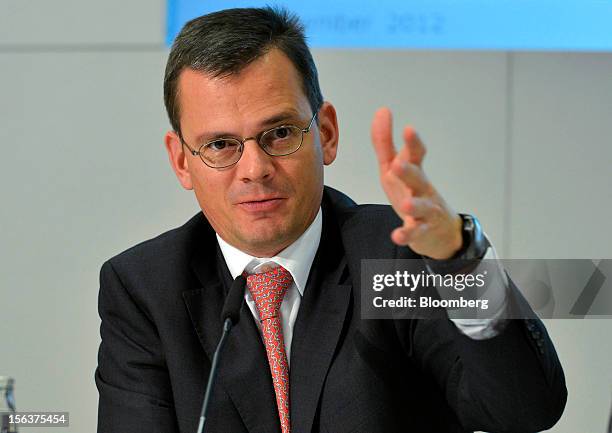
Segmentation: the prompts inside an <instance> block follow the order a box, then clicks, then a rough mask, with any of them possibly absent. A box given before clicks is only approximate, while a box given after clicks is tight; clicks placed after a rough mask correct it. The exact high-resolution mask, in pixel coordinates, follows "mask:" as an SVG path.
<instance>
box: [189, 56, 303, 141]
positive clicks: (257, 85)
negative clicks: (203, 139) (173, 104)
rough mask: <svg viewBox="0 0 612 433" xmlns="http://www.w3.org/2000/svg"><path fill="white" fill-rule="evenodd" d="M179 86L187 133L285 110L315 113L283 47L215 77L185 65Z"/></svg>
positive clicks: (251, 121)
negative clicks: (237, 71) (240, 68)
mask: <svg viewBox="0 0 612 433" xmlns="http://www.w3.org/2000/svg"><path fill="white" fill-rule="evenodd" d="M178 84H179V85H178V90H179V92H178V100H179V107H180V114H181V129H184V130H185V132H191V133H199V132H202V131H201V130H202V128H206V129H210V128H213V129H223V128H225V129H227V128H228V127H230V126H232V127H233V128H234V129H236V128H240V125H245V127H248V126H253V125H254V124H256V123H257V121H258V119H263V118H267V117H271V116H274V115H275V114H277V113H279V112H283V111H296V112H299V113H303V115H304V116H307V115H309V114H310V106H309V104H308V99H307V98H306V95H305V94H304V91H303V87H302V79H301V77H300V75H299V74H298V72H297V70H296V69H295V67H294V66H293V63H291V61H290V60H289V58H288V57H287V56H286V55H285V54H283V53H282V52H281V51H279V50H277V49H273V50H271V51H269V52H268V53H267V54H265V55H264V56H262V57H260V58H259V59H257V60H255V61H254V62H252V63H251V64H249V65H248V66H247V67H245V68H244V69H243V70H242V71H241V72H240V73H239V74H236V75H231V76H226V77H212V76H210V75H207V74H204V73H202V72H199V71H195V70H192V69H185V70H184V71H182V72H181V75H180V76H179V83H178Z"/></svg>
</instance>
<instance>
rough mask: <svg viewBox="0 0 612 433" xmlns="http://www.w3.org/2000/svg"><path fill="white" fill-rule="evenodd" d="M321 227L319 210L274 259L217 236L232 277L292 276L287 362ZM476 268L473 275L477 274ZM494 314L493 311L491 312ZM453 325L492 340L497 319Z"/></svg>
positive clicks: (284, 306) (286, 310)
mask: <svg viewBox="0 0 612 433" xmlns="http://www.w3.org/2000/svg"><path fill="white" fill-rule="evenodd" d="M322 228H323V213H322V211H321V208H319V212H318V213H317V216H316V217H315V219H314V221H313V222H312V223H311V224H310V226H309V227H308V228H307V229H306V231H305V232H304V233H302V235H301V236H300V237H299V238H298V239H297V240H296V241H295V242H294V243H292V244H291V245H289V246H288V247H287V248H285V249H284V250H283V251H281V252H280V253H278V255H276V256H274V257H253V256H251V255H249V254H247V253H245V252H243V251H240V250H239V249H237V248H236V247H234V246H232V245H230V244H228V243H227V242H225V240H223V239H222V238H221V236H219V235H218V234H217V241H218V242H219V246H220V248H221V253H222V254H223V258H224V259H225V263H227V267H228V269H229V271H230V274H231V275H232V278H236V277H237V276H238V275H240V274H242V273H243V272H244V271H246V272H247V273H248V274H254V273H259V272H264V271H265V270H266V269H268V268H269V267H276V266H279V265H280V266H282V267H283V268H285V269H286V270H287V271H289V273H290V274H291V276H292V277H293V283H292V284H291V286H290V287H289V289H287V293H286V294H285V297H284V298H283V302H282V303H281V308H280V313H281V322H282V327H283V339H284V342H285V351H286V353H287V360H288V361H289V363H290V362H291V340H292V339H293V327H294V325H295V320H296V318H297V315H298V310H299V309H300V304H301V301H302V296H304V290H305V288H306V281H307V280H308V274H309V273H310V268H311V266H312V262H313V260H314V257H315V254H316V252H317V249H318V248H319V243H320V241H321V231H322ZM485 258H486V259H497V255H496V253H495V250H494V249H493V248H492V247H489V248H488V250H487V252H486V254H485ZM477 271H478V268H476V269H475V270H474V271H473V272H474V273H476V272H477ZM502 275H503V278H505V275H504V274H503V272H502ZM503 283H504V284H499V285H497V284H496V285H495V286H496V287H499V290H497V293H498V294H499V296H498V297H497V300H496V301H495V300H491V301H490V302H491V304H492V305H491V308H492V309H493V308H495V309H498V310H497V311H498V314H496V315H495V317H500V316H501V315H502V314H503V310H504V308H505V304H506V296H505V287H506V286H507V282H506V281H505V280H504V282H503ZM244 299H245V301H246V303H247V305H248V306H249V309H250V310H251V313H252V314H253V318H254V319H255V323H256V324H257V327H258V328H259V330H260V332H261V324H260V319H259V313H258V312H257V308H256V306H255V301H254V300H253V298H252V296H251V293H250V292H249V291H248V290H245V294H244ZM493 311H495V310H493ZM451 320H452V321H453V323H454V324H455V325H456V326H457V328H459V329H460V330H461V332H463V333H464V334H465V335H467V336H468V337H470V338H473V339H476V340H481V339H486V338H491V337H493V336H495V335H496V334H497V331H496V324H497V321H498V319H451Z"/></svg>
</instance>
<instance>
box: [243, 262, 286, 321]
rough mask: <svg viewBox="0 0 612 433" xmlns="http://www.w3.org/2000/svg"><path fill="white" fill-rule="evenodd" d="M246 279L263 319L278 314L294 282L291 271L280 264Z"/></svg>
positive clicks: (260, 316)
mask: <svg viewBox="0 0 612 433" xmlns="http://www.w3.org/2000/svg"><path fill="white" fill-rule="evenodd" d="M246 280H247V283H246V285H247V288H248V289H249V292H251V296H252V297H253V300H254V301H255V306H256V307H257V312H258V313H259V318H260V319H261V320H262V321H263V320H266V319H270V318H272V317H276V316H278V312H279V310H280V306H281V303H282V302H283V297H284V296H285V293H287V289H288V288H289V286H290V285H291V283H292V282H293V278H292V277H291V274H290V273H289V271H288V270H287V269H285V268H283V267H282V266H278V267H276V268H274V269H272V270H269V271H266V272H262V273H260V274H251V275H248V276H247V277H246Z"/></svg>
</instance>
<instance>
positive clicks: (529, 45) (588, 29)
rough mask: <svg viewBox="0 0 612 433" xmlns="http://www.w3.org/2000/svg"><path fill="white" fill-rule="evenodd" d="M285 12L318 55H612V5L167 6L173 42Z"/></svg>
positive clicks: (494, 1)
mask: <svg viewBox="0 0 612 433" xmlns="http://www.w3.org/2000/svg"><path fill="white" fill-rule="evenodd" d="M267 4H269V5H279V6H284V7H286V8H288V9H289V10H291V11H292V12H295V13H297V14H298V15H299V16H300V17H301V19H302V22H304V24H305V25H306V32H307V35H308V39H309V43H310V45H311V46H312V47H327V48H417V49H484V50H544V51H557V50H572V51H612V0H556V1H553V0H445V1H440V0H403V1H400V0H378V1H371V2H370V1H368V2H355V1H354V0H352V1H347V0H336V1H330V0H309V1H284V2H274V1H268V2H265V1H232V0H229V1H228V0H223V1H218V0H214V1H196V0H168V20H167V34H166V42H167V44H168V45H170V44H171V43H172V41H173V40H174V37H175V36H176V35H177V34H178V32H179V31H180V29H181V27H182V26H183V24H184V23H185V22H187V21H188V20H189V19H191V18H194V17H197V16H199V15H202V14H205V13H208V12H213V11H216V10H220V9H225V8H229V7H249V6H264V5H267Z"/></svg>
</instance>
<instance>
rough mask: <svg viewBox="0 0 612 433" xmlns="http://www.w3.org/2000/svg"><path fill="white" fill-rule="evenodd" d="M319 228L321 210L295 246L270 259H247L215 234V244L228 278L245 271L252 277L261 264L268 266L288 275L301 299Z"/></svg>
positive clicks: (321, 216)
mask: <svg viewBox="0 0 612 433" xmlns="http://www.w3.org/2000/svg"><path fill="white" fill-rule="evenodd" d="M322 227H323V214H322V212H321V208H319V212H317V216H316V217H315V219H314V221H313V222H312V223H311V224H310V226H309V227H308V228H307V229H306V231H305V232H304V233H302V235H301V236H300V237H299V238H297V239H296V241H295V242H293V243H292V244H291V245H289V246H288V247H287V248H285V249H284V250H282V251H281V252H280V253H278V255H276V256H274V257H254V256H251V255H249V254H247V253H245V252H243V251H241V250H239V249H238V248H236V247H234V246H232V245H230V244H228V243H227V242H226V241H225V240H223V239H222V238H221V236H219V235H218V234H217V241H218V242H219V247H220V248H221V253H222V254H223V258H224V259H225V263H227V267H228V269H229V271H230V274H231V275H232V278H236V277H237V276H238V275H240V274H242V272H244V271H245V270H246V271H247V273H249V274H251V273H256V272H257V271H258V270H259V269H260V268H261V267H263V266H264V265H265V264H269V263H270V262H272V263H275V264H277V265H280V266H282V267H283V268H285V269H287V270H288V271H289V273H290V274H291V276H292V277H293V281H294V282H295V285H296V286H297V289H298V291H299V292H300V295H301V296H303V295H304V289H305V288H306V281H307V280H308V274H309V273H310V268H311V266H312V262H313V260H314V257H315V254H316V252H317V249H318V248H319V243H320V242H321V230H322Z"/></svg>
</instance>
